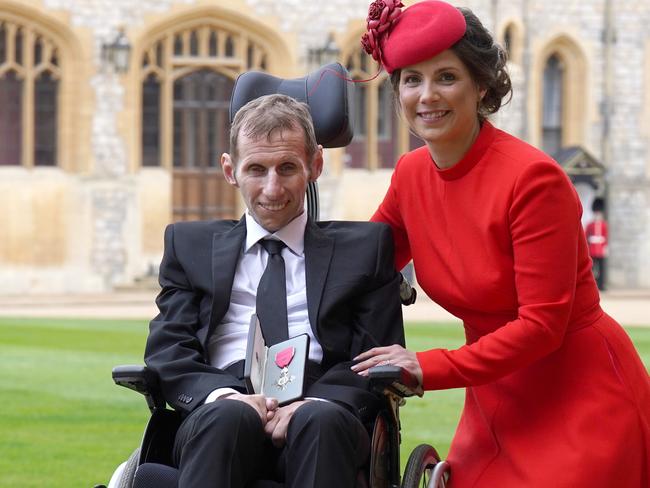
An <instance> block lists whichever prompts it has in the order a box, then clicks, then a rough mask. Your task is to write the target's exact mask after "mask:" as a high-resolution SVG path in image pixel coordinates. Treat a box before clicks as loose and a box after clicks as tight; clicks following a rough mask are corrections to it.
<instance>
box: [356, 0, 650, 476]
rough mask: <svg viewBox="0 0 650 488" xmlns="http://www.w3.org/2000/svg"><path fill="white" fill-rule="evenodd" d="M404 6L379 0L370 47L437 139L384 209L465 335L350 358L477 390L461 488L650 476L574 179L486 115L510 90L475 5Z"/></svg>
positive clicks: (643, 405) (631, 370) (420, 152)
mask: <svg viewBox="0 0 650 488" xmlns="http://www.w3.org/2000/svg"><path fill="white" fill-rule="evenodd" d="M400 7H402V5H401V4H400V3H399V0H398V1H394V0H378V1H376V2H373V4H372V5H371V8H370V13H369V18H368V27H369V31H368V33H367V34H366V35H365V36H364V39H363V41H362V42H363V43H364V46H365V47H366V48H367V50H368V51H369V52H370V53H371V54H373V56H374V57H375V59H377V60H378V61H380V62H381V63H382V65H383V67H384V68H385V69H386V71H388V73H390V74H391V80H392V82H393V86H394V88H395V93H396V96H397V99H398V101H399V106H400V109H401V112H402V115H403V117H404V118H405V120H406V121H407V122H408V124H409V126H410V129H411V130H412V131H413V132H414V133H415V134H417V135H418V136H419V137H420V138H422V139H423V140H424V141H425V143H426V144H425V146H424V147H422V148H420V149H416V150H414V151H412V152H410V153H407V154H406V155H404V156H403V157H402V158H400V160H399V162H398V163H397V165H396V167H395V171H394V174H393V178H392V182H391V186H390V188H389V189H388V192H387V194H386V196H385V198H384V200H383V202H382V203H381V205H380V207H379V209H378V210H377V212H376V213H375V215H374V216H373V220H375V221H381V222H386V223H388V224H389V225H390V226H391V227H392V229H393V235H394V239H395V245H396V265H397V267H398V269H399V268H401V267H403V266H404V265H405V264H406V263H407V262H408V261H409V260H411V259H413V263H414V266H415V272H416V274H417V277H418V283H419V284H420V286H421V287H422V289H423V290H424V291H425V292H426V293H427V295H429V296H430V297H431V298H432V299H433V300H434V301H436V302H437V303H438V304H440V305H441V306H443V307H444V308H445V309H447V310H448V311H450V312H451V313H452V314H454V315H455V316H457V317H459V318H460V319H462V321H463V324H464V328H465V334H466V338H467V343H466V345H464V346H462V347H460V348H458V349H455V350H447V349H441V348H434V349H430V350H427V351H422V352H417V353H416V352H411V351H409V350H406V349H404V348H402V347H400V346H397V345H395V346H390V347H381V348H376V349H373V350H371V351H369V352H368V353H365V354H363V355H361V356H360V357H359V358H358V359H359V360H360V362H359V364H358V365H357V366H355V367H354V369H355V370H356V371H358V372H359V373H360V374H365V373H366V371H367V369H368V368H369V367H371V366H374V365H376V364H378V363H386V362H389V363H391V364H396V365H400V366H403V367H405V368H406V369H408V370H410V371H411V372H412V373H413V374H414V375H415V376H416V377H417V378H419V380H420V382H421V384H422V386H423V388H424V389H425V390H439V389H445V388H459V387H465V388H466V398H465V406H464V409H463V413H462V417H461V420H460V423H459V425H458V429H457V431H456V434H455V436H454V439H453V442H452V445H451V448H450V452H449V456H448V461H449V463H450V465H451V469H452V471H451V486H452V487H453V488H468V487H480V488H515V487H516V488H536V487H540V488H542V487H544V488H548V487H554V488H558V487H566V488H582V487H585V488H587V487H589V488H595V487H602V488H613V487H617V488H627V487H629V488H647V487H649V486H650V478H649V468H650V380H649V377H648V373H647V371H646V369H645V367H644V365H643V363H642V362H641V360H640V358H639V356H638V354H637V352H636V351H635V349H634V346H633V344H632V342H631V341H630V339H629V337H628V336H627V334H626V333H625V331H624V330H623V329H622V328H621V326H620V325H619V324H618V323H617V322H616V321H615V320H614V319H612V318H611V317H610V316H608V315H607V314H606V313H605V312H603V310H602V309H601V307H600V305H599V294H598V290H597V287H596V284H595V282H594V278H593V275H592V272H591V262H590V259H589V254H588V250H587V243H586V240H585V236H584V232H583V229H582V226H581V223H580V215H581V211H582V209H581V207H580V201H579V199H578V196H577V194H576V192H575V190H574V188H573V186H572V185H571V182H570V181H569V179H568V178H567V176H566V175H565V173H564V172H563V170H562V168H561V167H560V166H559V165H558V164H557V163H556V162H555V161H554V160H553V159H551V158H550V157H549V156H547V155H546V154H544V153H543V152H541V151H539V150H537V149H535V148H534V147H532V146H530V145H528V144H526V143H525V142H523V141H521V140H519V139H517V138H515V137H513V136H511V135H509V134H507V133H505V132H502V131H500V130H499V129H497V128H495V127H494V126H493V125H492V124H491V123H490V122H489V121H488V119H487V117H488V115H489V114H492V113H494V112H496V111H497V110H498V109H499V107H500V105H501V102H502V100H503V99H504V97H507V96H508V95H509V94H510V92H511V85H510V79H509V77H508V75H507V73H506V71H505V55H504V53H503V51H502V49H501V48H500V47H499V46H498V45H496V44H495V43H494V41H493V39H492V37H491V36H490V34H489V33H488V32H487V30H486V29H485V28H484V27H483V25H481V23H480V21H479V20H478V19H477V18H476V16H475V15H474V14H473V13H471V12H470V11H469V10H466V9H457V8H455V7H452V6H451V5H449V4H447V3H444V2H438V1H423V2H419V3H416V4H414V5H412V6H411V7H409V8H407V9H405V10H404V11H403V12H401V14H400ZM396 12H397V13H396ZM433 419H435V416H434V415H433V412H432V421H433Z"/></svg>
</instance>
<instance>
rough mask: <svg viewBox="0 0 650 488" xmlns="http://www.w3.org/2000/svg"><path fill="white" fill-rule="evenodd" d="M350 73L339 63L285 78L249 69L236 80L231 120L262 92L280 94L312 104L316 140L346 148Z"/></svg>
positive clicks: (349, 132) (349, 133)
mask: <svg viewBox="0 0 650 488" xmlns="http://www.w3.org/2000/svg"><path fill="white" fill-rule="evenodd" d="M345 78H347V79H349V78H350V74H349V73H348V71H347V70H346V69H345V68H344V67H343V66H341V65H340V64H339V63H332V64H328V65H326V66H322V67H321V68H319V69H318V70H316V71H313V72H312V73H309V74H308V75H306V76H303V77H302V78H294V79H290V80H286V79H283V78H278V77H277V76H272V75H269V74H268V73H263V72H261V71H247V72H246V73H242V74H241V75H239V77H238V78H237V80H235V86H234V88H233V90H232V96H231V97H230V122H232V120H233V118H234V117H235V114H236V113H237V110H239V109H240V108H241V107H243V106H244V105H246V103H248V102H250V101H251V100H254V99H255V98H258V97H261V96H263V95H270V94H272V93H280V94H283V95H288V96H290V97H293V98H295V99H296V100H299V101H301V102H305V103H306V104H307V105H308V106H309V111H310V113H311V117H312V119H313V121H314V129H315V130H316V141H318V144H321V145H322V146H323V147H343V146H347V145H348V144H349V143H350V141H351V140H352V133H353V131H352V120H351V112H350V105H351V104H350V96H351V93H350V91H351V87H350V85H351V83H348V82H347V81H346V80H345Z"/></svg>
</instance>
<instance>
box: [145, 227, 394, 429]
mask: <svg viewBox="0 0 650 488" xmlns="http://www.w3.org/2000/svg"><path fill="white" fill-rule="evenodd" d="M245 236H246V223H245V219H244V218H242V219H241V220H240V221H234V220H222V221H213V222H179V223H176V224H171V225H169V226H168V227H167V229H166V230H165V250H164V254H163V259H162V263H161V265H160V285H161V287H162V290H161V292H160V294H159V295H158V297H157V299H156V303H157V305H158V308H159V310H160V313H159V314H158V316H157V317H156V318H154V319H153V320H152V321H151V324H150V333H149V337H148V339H147V346H146V351H145V362H146V364H147V365H148V367H150V368H151V369H153V370H155V371H156V372H157V373H158V376H159V378H160V384H161V387H162V391H163V395H164V397H165V400H166V401H167V403H169V404H170V405H171V406H173V407H174V408H175V409H177V410H179V411H181V413H185V414H186V413H189V412H190V411H192V410H193V409H194V408H196V407H198V406H200V405H201V404H202V403H203V401H204V400H205V398H206V397H207V395H208V394H210V392H212V391H213V390H214V389H216V388H223V387H230V388H234V389H236V390H239V391H242V392H245V391H246V389H245V386H244V383H243V381H242V380H241V378H240V377H238V376H236V375H233V374H231V373H229V372H228V371H223V370H220V369H217V368H215V367H213V366H211V365H210V361H209V358H208V355H207V344H208V339H209V337H210V335H211V334H212V332H213V331H214V329H215V327H218V325H219V323H220V321H221V319H222V318H223V316H224V314H225V313H226V311H227V310H228V306H229V303H230V294H231V290H232V283H233V279H234V275H235V269H236V266H237V263H238V261H239V257H240V255H241V253H242V252H243V243H244V240H245ZM305 275H306V281H307V283H306V288H307V290H306V291H307V306H308V309H309V310H308V312H309V319H310V323H311V326H312V329H313V333H314V335H315V337H316V338H317V339H318V341H319V342H320V344H321V346H322V348H323V361H322V364H321V368H320V373H319V378H318V379H317V380H316V381H314V382H313V383H312V384H309V385H308V386H307V389H306V395H305V396H311V397H319V398H325V399H328V400H332V401H336V402H339V403H341V404H343V405H345V406H347V407H348V408H349V409H350V410H351V411H352V412H353V413H355V414H356V415H357V416H359V418H361V419H362V420H365V418H367V416H369V415H372V414H373V413H372V410H374V409H375V408H374V407H376V397H375V395H373V394H371V392H370V391H369V389H368V384H367V380H366V379H365V378H363V377H360V376H359V375H357V374H356V373H353V372H352V371H351V370H350V369H349V367H350V365H351V364H352V363H351V359H352V358H353V357H354V356H356V355H357V354H359V353H360V352H362V351H364V350H367V349H369V348H371V347H373V346H376V345H389V344H404V329H403V323H402V312H401V303H400V300H399V274H398V273H397V272H396V271H395V268H394V261H393V241H392V237H391V233H390V229H389V228H388V226H386V225H384V224H379V223H371V222H312V221H311V220H308V222H307V226H306V229H305Z"/></svg>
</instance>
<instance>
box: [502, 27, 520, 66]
mask: <svg viewBox="0 0 650 488" xmlns="http://www.w3.org/2000/svg"><path fill="white" fill-rule="evenodd" d="M499 41H500V43H501V46H503V48H504V49H505V50H506V53H507V54H508V61H510V62H511V63H515V64H521V63H522V61H523V60H522V58H523V49H524V26H523V24H522V23H521V21H520V20H519V19H517V18H511V19H509V20H507V21H506V22H505V23H504V24H503V27H502V30H501V35H500V36H499Z"/></svg>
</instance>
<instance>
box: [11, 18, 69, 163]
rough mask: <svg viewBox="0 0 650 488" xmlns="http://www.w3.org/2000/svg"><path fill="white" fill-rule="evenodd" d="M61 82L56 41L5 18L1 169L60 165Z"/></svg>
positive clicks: (31, 28) (29, 27) (36, 30)
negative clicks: (6, 166)
mask: <svg viewBox="0 0 650 488" xmlns="http://www.w3.org/2000/svg"><path fill="white" fill-rule="evenodd" d="M59 81H60V68H59V59H58V49H57V46H56V44H55V42H54V41H53V40H52V39H50V38H49V37H48V36H47V34H46V33H44V32H40V31H39V30H38V29H37V28H35V27H33V26H31V25H26V24H20V23H18V22H13V21H9V20H4V19H2V18H1V17H0V107H2V109H1V110H0V165H12V166H21V165H22V166H26V167H32V166H55V165H57V164H58V163H59V161H58V147H59V144H58V116H59V91H60V83H59Z"/></svg>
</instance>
